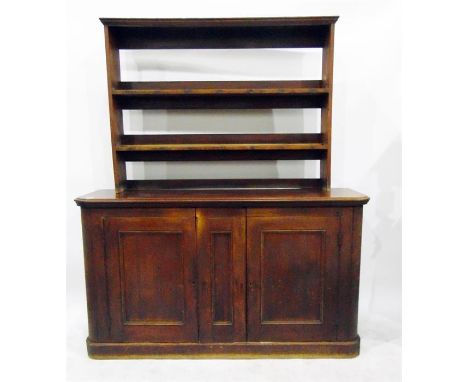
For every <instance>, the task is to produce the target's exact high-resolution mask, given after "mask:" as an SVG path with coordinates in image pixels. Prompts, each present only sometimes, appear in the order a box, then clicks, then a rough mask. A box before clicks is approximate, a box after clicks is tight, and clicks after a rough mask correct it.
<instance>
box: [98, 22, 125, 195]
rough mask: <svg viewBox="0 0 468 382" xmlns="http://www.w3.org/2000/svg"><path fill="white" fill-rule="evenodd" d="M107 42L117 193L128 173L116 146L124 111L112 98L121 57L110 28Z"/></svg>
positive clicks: (108, 82)
mask: <svg viewBox="0 0 468 382" xmlns="http://www.w3.org/2000/svg"><path fill="white" fill-rule="evenodd" d="M104 33H105V40H106V63H107V89H108V97H109V118H110V128H111V142H112V161H113V165H114V181H115V189H116V191H117V192H121V191H123V187H124V183H125V180H126V179H127V171H126V168H125V161H123V160H121V159H120V158H119V157H118V154H117V152H116V146H117V145H118V144H119V142H120V137H121V136H122V135H123V133H124V131H123V117H122V110H121V109H119V108H118V107H117V105H116V104H115V102H114V98H113V96H112V87H113V85H114V84H115V83H116V82H118V81H120V57H119V49H118V48H117V47H116V46H115V43H114V38H113V36H112V33H111V31H110V30H109V27H108V26H105V27H104Z"/></svg>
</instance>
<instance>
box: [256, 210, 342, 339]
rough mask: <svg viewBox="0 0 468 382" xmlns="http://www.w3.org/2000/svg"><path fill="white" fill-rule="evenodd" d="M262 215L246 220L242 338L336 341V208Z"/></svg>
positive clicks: (337, 228)
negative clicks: (245, 315) (245, 328)
mask: <svg viewBox="0 0 468 382" xmlns="http://www.w3.org/2000/svg"><path fill="white" fill-rule="evenodd" d="M289 213H291V215H289ZM262 214H263V215H265V216H254V215H252V214H250V213H249V217H248V218H247V238H248V241H247V261H248V264H249V267H248V290H249V291H248V297H249V299H248V308H247V310H248V312H249V316H248V322H249V328H248V340H249V341H317V340H334V339H336V327H335V321H336V308H337V296H336V290H337V281H338V278H337V273H338V258H339V248H338V240H337V239H338V235H339V231H340V218H339V217H340V214H341V211H339V210H336V209H333V208H328V209H325V210H324V209H316V210H304V209H301V210H299V211H284V212H281V213H280V214H277V215H276V216H273V214H271V215H269V211H263V212H262Z"/></svg>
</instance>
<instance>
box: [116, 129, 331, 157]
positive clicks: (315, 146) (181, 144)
mask: <svg viewBox="0 0 468 382" xmlns="http://www.w3.org/2000/svg"><path fill="white" fill-rule="evenodd" d="M115 149H116V151H117V153H118V154H119V156H121V157H122V158H123V159H124V160H126V161H147V160H148V161H151V160H154V161H161V160H162V161H171V160H179V161H181V160H249V159H250V160H268V159H272V160H277V159H321V158H323V157H324V156H325V155H326V152H327V150H328V146H327V145H326V144H325V143H323V141H322V134H187V135H184V134H177V135H124V136H122V137H121V142H120V144H118V145H116V147H115Z"/></svg>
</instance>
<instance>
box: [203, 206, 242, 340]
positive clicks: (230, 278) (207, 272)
mask: <svg viewBox="0 0 468 382" xmlns="http://www.w3.org/2000/svg"><path fill="white" fill-rule="evenodd" d="M197 234H198V239H197V242H198V269H199V271H198V272H199V273H198V274H199V315H200V341H201V342H235V341H245V339H246V330H245V319H246V317H245V210H243V209H212V208H207V209H199V210H197Z"/></svg>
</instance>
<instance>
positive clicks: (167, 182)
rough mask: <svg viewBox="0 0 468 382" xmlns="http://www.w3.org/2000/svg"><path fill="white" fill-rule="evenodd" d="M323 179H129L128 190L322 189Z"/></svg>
mask: <svg viewBox="0 0 468 382" xmlns="http://www.w3.org/2000/svg"><path fill="white" fill-rule="evenodd" d="M322 185H323V180H322V179H307V178H285V179H258V178H257V179H160V180H127V181H126V189H127V190H147V191H152V190H153V191H161V190H166V191H184V190H185V191H189V190H191V191H197V190H232V191H236V190H250V189H252V190H259V189H264V190H277V191H278V192H281V191H280V190H293V189H311V190H320V189H321V187H322Z"/></svg>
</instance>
